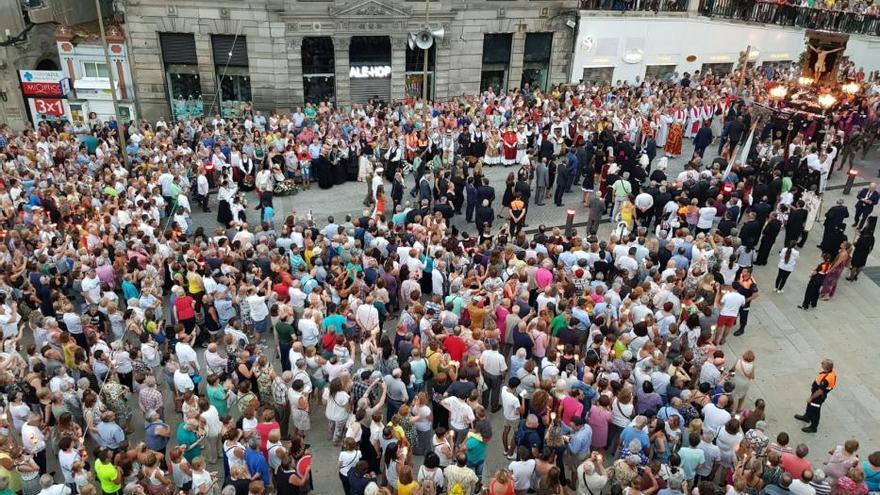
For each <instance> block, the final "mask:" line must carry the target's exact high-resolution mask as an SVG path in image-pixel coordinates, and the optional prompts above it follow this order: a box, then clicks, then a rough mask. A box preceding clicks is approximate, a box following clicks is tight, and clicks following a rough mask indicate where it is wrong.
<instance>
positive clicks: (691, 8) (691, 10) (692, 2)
mask: <svg viewBox="0 0 880 495" xmlns="http://www.w3.org/2000/svg"><path fill="white" fill-rule="evenodd" d="M687 5H688V9H687V13H688V16H696V15H699V14H700V0H688V4H687Z"/></svg>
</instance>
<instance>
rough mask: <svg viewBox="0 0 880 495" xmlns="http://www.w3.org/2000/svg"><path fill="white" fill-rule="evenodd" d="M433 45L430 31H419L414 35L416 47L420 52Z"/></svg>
mask: <svg viewBox="0 0 880 495" xmlns="http://www.w3.org/2000/svg"><path fill="white" fill-rule="evenodd" d="M433 44H434V36H433V35H432V34H431V32H430V31H427V30H425V31H419V32H418V33H416V46H417V47H419V48H421V49H422V50H427V49H428V48H431V45H433Z"/></svg>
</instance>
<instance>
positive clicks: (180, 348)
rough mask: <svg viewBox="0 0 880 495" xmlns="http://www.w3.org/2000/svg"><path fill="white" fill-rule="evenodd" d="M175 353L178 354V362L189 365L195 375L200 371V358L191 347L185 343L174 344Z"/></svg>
mask: <svg viewBox="0 0 880 495" xmlns="http://www.w3.org/2000/svg"><path fill="white" fill-rule="evenodd" d="M174 353H175V354H177V362H178V363H180V364H181V365H184V364H186V365H188V366H189V367H190V371H192V372H193V373H196V372H198V370H199V357H198V355H197V354H196V351H195V350H194V349H193V348H192V346H191V345H189V344H187V343H185V342H178V343H176V344H174Z"/></svg>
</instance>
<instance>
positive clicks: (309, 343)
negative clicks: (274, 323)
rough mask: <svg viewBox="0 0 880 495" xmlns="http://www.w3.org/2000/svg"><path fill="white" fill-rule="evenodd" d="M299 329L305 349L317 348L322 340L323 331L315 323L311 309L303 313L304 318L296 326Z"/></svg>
mask: <svg viewBox="0 0 880 495" xmlns="http://www.w3.org/2000/svg"><path fill="white" fill-rule="evenodd" d="M296 326H297V328H298V329H299V333H300V336H301V337H300V339H301V341H302V345H303V346H305V347H315V346H317V345H318V341H319V340H320V339H321V329H320V328H318V323H317V322H316V321H315V318H314V312H313V310H312V309H311V308H309V309H306V310H305V312H303V317H302V318H300V320H299V322H297V324H296Z"/></svg>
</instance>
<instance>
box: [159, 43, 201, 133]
mask: <svg viewBox="0 0 880 495" xmlns="http://www.w3.org/2000/svg"><path fill="white" fill-rule="evenodd" d="M159 45H160V46H161V48H162V63H163V65H164V67H165V90H166V92H167V93H168V101H170V102H171V113H172V115H173V118H174V120H188V119H190V118H193V117H202V116H204V115H205V104H204V102H203V101H202V83H201V79H200V76H199V63H198V58H197V57H196V40H195V37H194V36H193V34H192V33H159Z"/></svg>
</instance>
